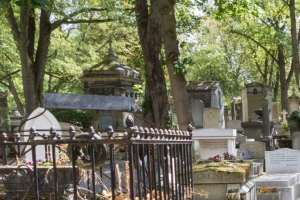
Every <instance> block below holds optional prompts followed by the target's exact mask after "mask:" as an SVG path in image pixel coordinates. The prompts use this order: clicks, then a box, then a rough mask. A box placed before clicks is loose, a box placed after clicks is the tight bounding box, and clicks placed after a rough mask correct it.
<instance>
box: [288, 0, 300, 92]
mask: <svg viewBox="0 0 300 200" xmlns="http://www.w3.org/2000/svg"><path fill="white" fill-rule="evenodd" d="M289 8H290V19H291V36H292V52H293V62H292V63H293V68H294V71H295V78H296V81H297V84H298V87H299V88H300V83H299V53H298V44H299V43H298V38H297V27H296V26H297V24H296V16H295V0H290V3H289Z"/></svg>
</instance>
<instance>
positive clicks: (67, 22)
mask: <svg viewBox="0 0 300 200" xmlns="http://www.w3.org/2000/svg"><path fill="white" fill-rule="evenodd" d="M112 21H114V20H113V19H79V20H74V21H68V20H60V21H57V22H59V24H52V25H51V31H53V30H54V29H56V28H57V27H58V26H60V25H62V24H83V23H103V22H112ZM55 23H56V22H55Z"/></svg>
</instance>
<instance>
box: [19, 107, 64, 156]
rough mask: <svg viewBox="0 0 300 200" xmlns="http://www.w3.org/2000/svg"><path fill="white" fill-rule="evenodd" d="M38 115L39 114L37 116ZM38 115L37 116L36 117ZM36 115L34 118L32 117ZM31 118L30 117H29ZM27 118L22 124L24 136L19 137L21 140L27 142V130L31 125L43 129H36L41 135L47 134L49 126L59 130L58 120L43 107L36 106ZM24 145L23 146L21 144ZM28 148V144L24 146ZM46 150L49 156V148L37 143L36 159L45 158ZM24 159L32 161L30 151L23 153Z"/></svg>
mask: <svg viewBox="0 0 300 200" xmlns="http://www.w3.org/2000/svg"><path fill="white" fill-rule="evenodd" d="M39 115H40V116H39ZM37 116H38V117H37ZM34 117H36V118H34ZM31 118H32V119H31ZM28 119H31V120H28V121H26V123H25V124H24V127H23V130H24V131H25V132H24V137H21V138H22V139H23V141H22V142H27V140H28V138H29V130H30V128H31V127H34V128H35V129H37V130H38V129H40V130H41V129H43V131H37V133H38V134H40V135H43V133H47V134H49V131H50V128H51V127H52V126H53V127H54V128H55V129H56V130H61V127H60V124H59V122H58V121H57V120H56V118H55V117H54V116H53V115H52V114H51V113H50V112H49V111H48V110H45V109H44V108H40V107H39V108H37V109H35V110H34V111H33V112H32V113H31V114H30V115H29V117H28ZM36 138H37V139H42V138H41V137H38V136H36ZM22 147H24V146H22ZM28 149H30V146H27V147H26V150H28ZM46 151H47V152H48V155H49V156H51V153H50V152H49V151H51V150H50V149H49V150H45V145H37V146H36V158H37V159H45V158H46ZM24 152H25V151H24ZM23 158H24V159H25V161H26V162H27V161H32V154H31V151H30V152H28V153H27V154H25V156H24V157H23Z"/></svg>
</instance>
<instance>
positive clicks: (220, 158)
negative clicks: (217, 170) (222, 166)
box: [208, 152, 236, 162]
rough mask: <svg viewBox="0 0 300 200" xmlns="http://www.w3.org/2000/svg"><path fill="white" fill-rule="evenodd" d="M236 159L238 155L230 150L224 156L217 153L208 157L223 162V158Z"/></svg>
mask: <svg viewBox="0 0 300 200" xmlns="http://www.w3.org/2000/svg"><path fill="white" fill-rule="evenodd" d="M235 159H236V157H235V156H234V155H233V154H229V153H228V152H224V153H223V157H222V156H220V155H219V154H217V155H215V156H214V157H210V158H208V160H213V161H214V162H221V161H222V160H235Z"/></svg>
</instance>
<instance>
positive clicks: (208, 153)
mask: <svg viewBox="0 0 300 200" xmlns="http://www.w3.org/2000/svg"><path fill="white" fill-rule="evenodd" d="M199 145H200V155H201V158H203V159H207V158H209V157H213V156H215V155H217V154H219V155H220V156H223V153H224V152H228V143H227V140H200V141H199Z"/></svg>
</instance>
